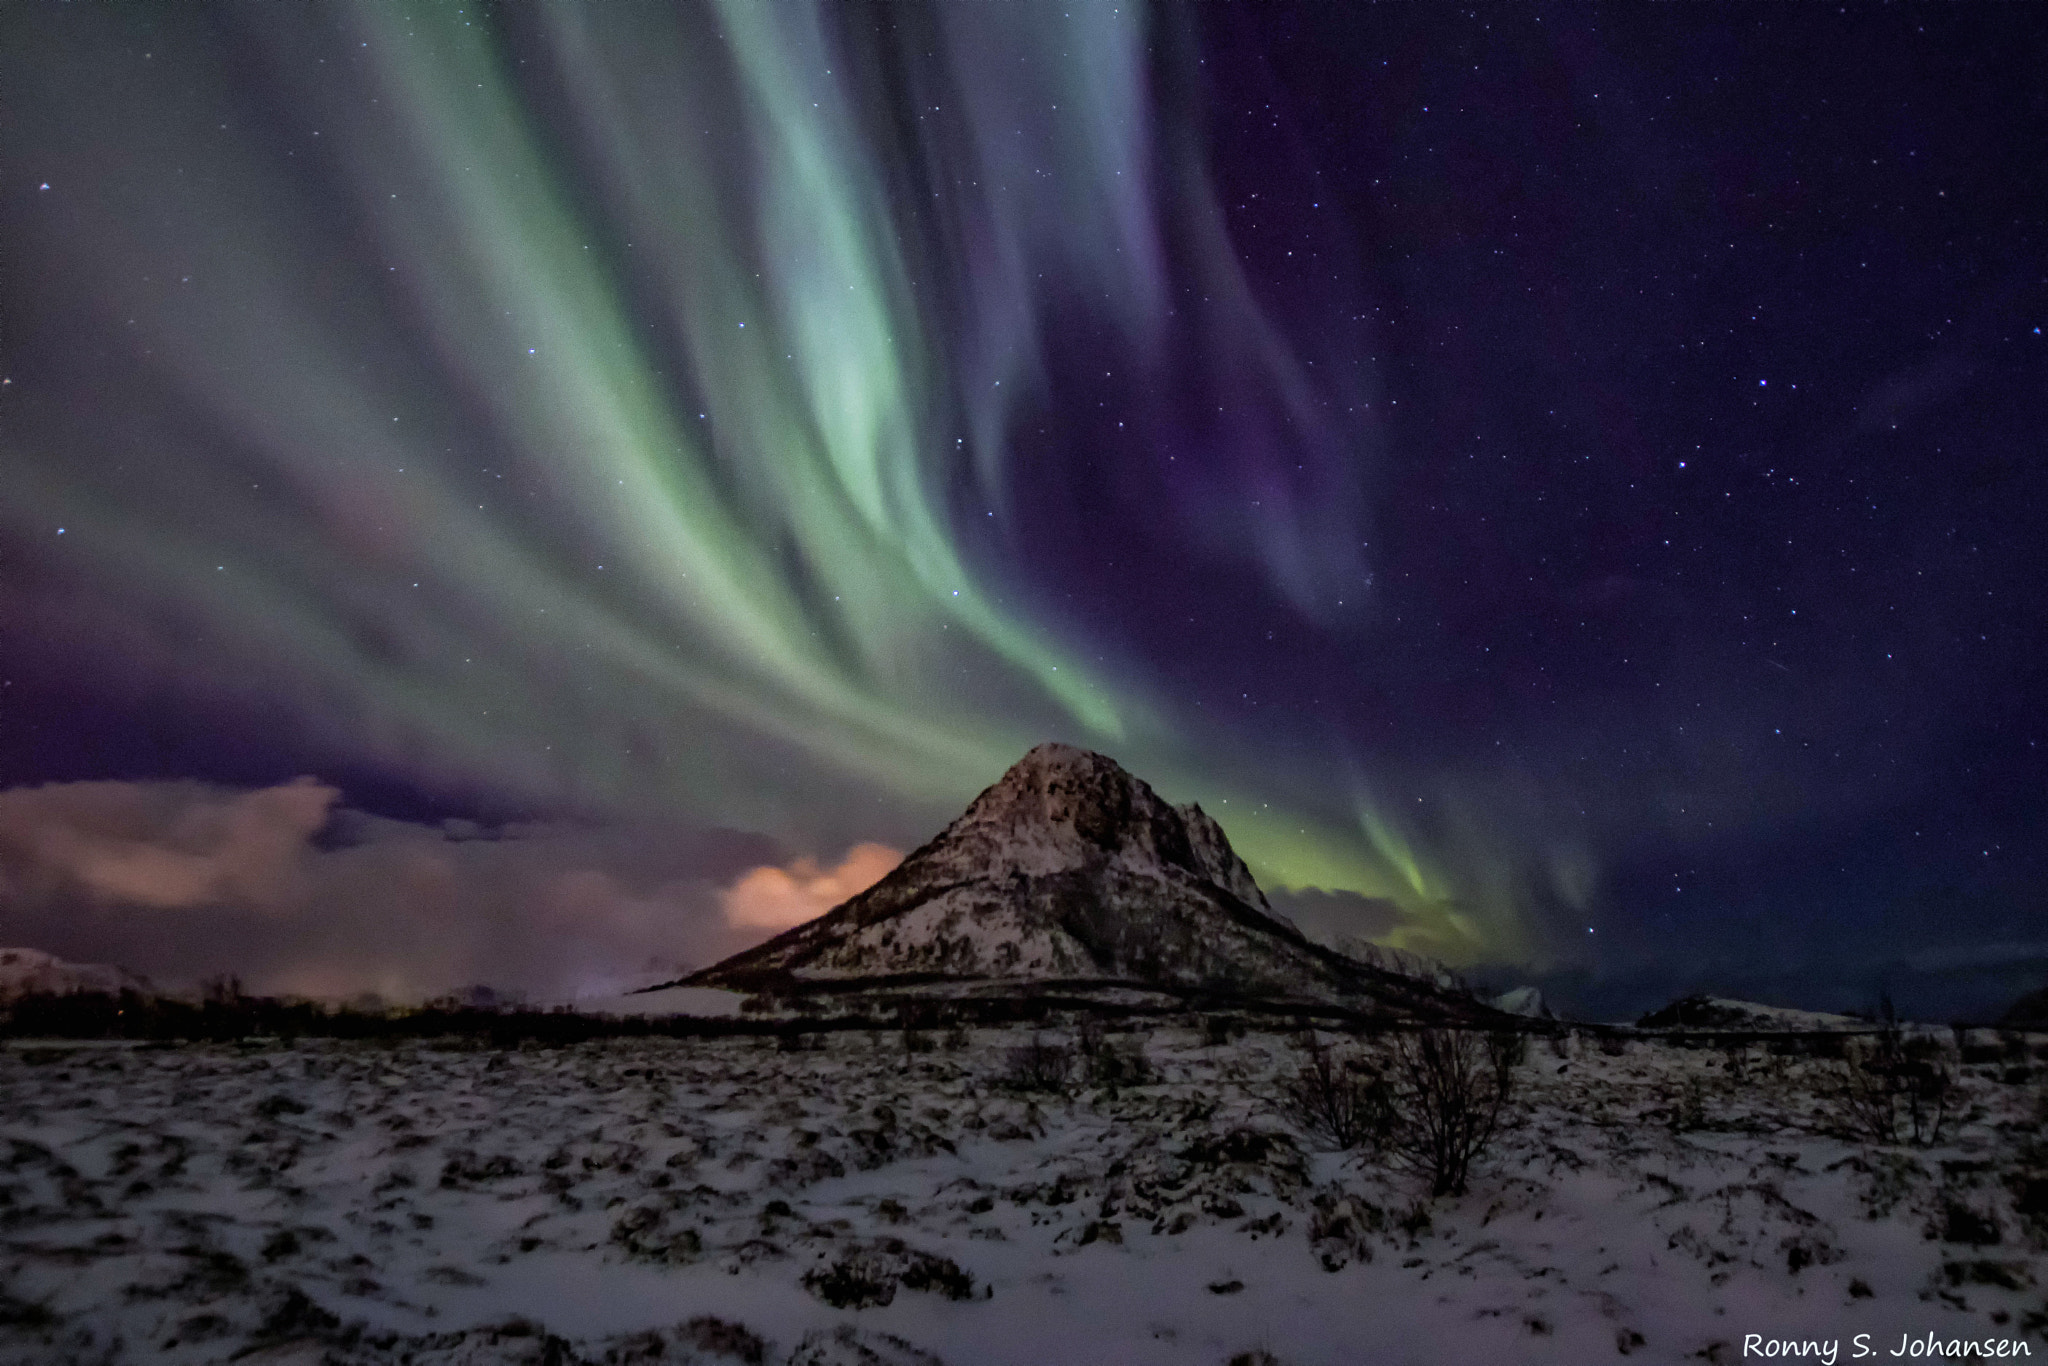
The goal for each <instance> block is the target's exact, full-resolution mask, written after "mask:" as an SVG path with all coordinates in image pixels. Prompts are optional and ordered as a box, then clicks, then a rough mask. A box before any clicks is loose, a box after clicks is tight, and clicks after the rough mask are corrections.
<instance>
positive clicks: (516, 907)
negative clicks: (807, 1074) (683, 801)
mask: <svg viewBox="0 0 2048 1366" xmlns="http://www.w3.org/2000/svg"><path fill="white" fill-rule="evenodd" d="M340 801H341V794H340V793H339V792H338V791H337V790H336V789H335V788H333V787H330V786H327V785H324V784H321V783H319V782H316V781H314V780H312V779H300V780H298V781H296V782H291V783H285V784H282V785H279V786H275V787H267V788H260V789H256V790H251V791H243V790H233V789H224V788H217V787H210V786H207V785H204V784H200V783H125V782H92V783H67V784H53V785H50V786H45V787H37V788H22V789H15V790H12V791H7V792H0V944H5V945H19V946H22V947H31V948H38V949H44V950H47V951H49V952H53V953H56V954H57V955H58V956H59V957H62V958H65V959H68V960H71V961H74V962H111V963H119V964H121V965H123V966H125V967H128V968H130V969H132V970H135V971H137V972H141V973H144V974H145V975H147V976H149V977H151V978H153V979H154V980H156V981H159V982H162V983H165V984H167V985H177V984H180V983H185V984H189V983H192V982H196V981H198V980H200V979H203V978H205V977H209V976H212V975H214V974H216V973H224V972H231V973H236V974H238V975H240V976H241V977H242V979H243V980H244V982H245V983H247V984H248V985H249V987H250V988H251V989H252V990H256V991H264V992H289V993H302V994H305V995H312V996H322V997H342V996H350V995H354V994H356V993H359V992H363V991H373V992H377V993H379V994H381V995H384V996H387V997H390V998H393V999H399V1000H406V999H419V998H421V997H425V996H430V995H435V994H438V993H440V992H443V991H447V990H450V989H452V988H454V987H457V986H461V985H464V984H468V983H472V982H485V983H489V984H491V985H493V986H497V987H501V988H509V989H513V990H518V991H524V992H526V993H527V994H528V995H529V996H530V997H532V998H534V999H536V1000H565V999H569V998H571V997H573V996H576V995H578V994H583V993H586V992H589V991H592V990H602V989H604V988H606V987H614V988H615V987H617V986H619V985H620V984H623V983H629V982H631V981H633V980H634V979H635V978H644V977H645V976H647V975H648V974H660V973H663V972H673V971H679V970H680V969H681V968H683V967H684V966H686V965H702V964H705V963H709V962H712V961H715V960H716V959H718V958H721V957H723V956H725V955H726V954H728V953H732V952H734V951H736V950H738V949H740V948H742V947H745V946H746V944H748V943H749V942H752V941H753V940H754V939H758V938H759V935H760V931H759V929H758V928H756V927H753V926H751V925H737V924H736V923H735V922H733V921H731V920H730V919H728V917H727V916H726V914H725V913H724V909H723V900H722V897H721V894H720V889H721V888H723V887H727V886H728V885H729V884H732V883H733V881H734V879H735V878H739V877H740V876H741V875H742V874H743V873H745V872H746V870H748V869H758V868H760V867H762V866H763V865H770V866H773V865H774V864H775V863H777V862H778V861H779V860H784V859H786V858H787V853H786V851H785V850H784V849H782V848H781V847H780V846H779V845H777V844H776V842H775V841H773V840H771V839H768V838H767V837H765V836H761V835H756V834H749V833H745V832H742V831H735V830H724V829H718V828H708V827H703V826H692V825H685V824H681V823H677V822H673V821H664V820H658V819H646V820H643V821H641V822H638V823H620V824H612V825H604V826H596V825H588V824H575V823H569V822H530V823H525V824H519V825H511V826H506V827H503V828H500V829H483V828H480V827H477V826H475V825H473V824H471V823H468V822H450V823H449V824H447V825H445V826H428V825H421V824H416V823H412V822H406V821H395V820H388V819H385V818H383V817H379V816H374V815H370V814H367V813H364V812H361V811H354V810H350V809H349V808H347V807H345V806H342V805H340ZM890 861H891V862H892V863H893V861H894V856H893V855H891V856H890ZM796 866H798V867H801V866H802V865H801V864H799V865H796ZM827 876H830V875H827ZM742 880H743V879H742Z"/></svg>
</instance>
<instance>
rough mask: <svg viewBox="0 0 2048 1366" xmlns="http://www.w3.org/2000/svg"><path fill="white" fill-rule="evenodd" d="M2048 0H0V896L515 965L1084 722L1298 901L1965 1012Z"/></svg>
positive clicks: (2034, 659) (628, 937)
mask: <svg viewBox="0 0 2048 1366" xmlns="http://www.w3.org/2000/svg"><path fill="white" fill-rule="evenodd" d="M2044 61H2048V14H2044V12H2043V11H2042V10H2040V9H2039V8H2038V7H2034V6H2021V5H2008V6H1926V7H1902V6H1894V7H1890V8H1886V9H1882V10H1880V9H1876V8H1873V7H1867V6H1864V7H1851V8H1850V9H1848V10H1847V11H1841V10H1836V9H1832V8H1823V7H1820V6H1804V5H1801V6H1793V5H1770V6H1755V7H1741V6H1627V7H1553V6H1525V7H1515V8H1506V7H1502V8H1497V9H1479V10H1476V11H1472V12H1454V11H1452V10H1450V9H1448V8H1446V7H1443V6H1435V5H1429V6H1422V5H1404V6H1314V7H1307V8H1302V9H1298V10H1290V9H1287V8H1283V7H1269V6H1222V5H1214V6H1207V7H1202V8H1200V9H1192V8H1178V7H1176V8H1172V9H1165V10H1158V11H1146V10H1143V9H1141V8H1134V7H1132V6H1130V5H1128V4H1124V5H1091V4H1057V3H1047V4H1030V5H1002V6H996V5H974V6H968V5H938V6H919V5H911V4H890V5H878V6H863V5H848V4H835V5H828V6H822V7H819V8H816V9H813V8H808V7H805V6H802V5H798V4H795V3H789V4H775V5H764V4H757V3H752V2H751V0H730V3H727V4H723V5H709V6H704V7H697V8H689V9H685V10H682V11H680V12H677V11H672V10H671V9H669V8H668V7H666V6H656V5H652V4H646V5H642V4H616V5H604V6H597V5H592V6H588V7H577V6H568V5H557V6H546V7H543V6H507V7H496V6H477V5H458V4H441V5H413V6H406V5H400V4H396V3H390V4H386V3H376V4H366V5H362V6H359V7H348V6H335V7H327V8H320V9H315V8H309V7H299V6H249V7H237V8H226V7H222V8H204V7H198V6H134V7H129V8H116V7H110V6H84V5H79V6H61V7H60V6H55V5H17V6H13V7H10V8H9V9H8V11H7V12H6V14H5V16H4V18H0V92H4V94H0V240H4V242H5V243H6V251H5V255H4V260H0V327H4V331H0V377H4V383H0V471H4V477H0V676H4V684H0V788H4V789H5V790H4V791H0V943H8V944H25V945H29V946H32V947H38V948H44V949H47V950H50V951H53V952H57V953H60V954H61V955H63V956H65V957H69V958H77V959H85V960H92V961H109V960H111V961H119V962H123V963H125V964H127V965H128V966H130V967H133V968H135V969H138V970H140V971H144V972H148V973H151V974H152V975H155V976H158V977H159V978H160V979H162V980H166V981H180V980H192V979H196V978H198V977H201V976H204V975H207V974H209V973H212V972H219V971H235V972H240V973H242V974H243V975H244V976H245V978H246V979H247V980H249V981H250V982H252V983H253V984H255V985H257V986H260V987H264V988H266V989H274V990H294V991H310V992H321V993H326V994H345V993H349V992H354V991H359V990H364V989H374V990H378V991H382V992H385V993H387V994H393V995H399V996H404V995H407V994H411V995H419V994H423V993H429V992H433V991H438V990H445V989H447V988H449V987H452V986H455V985H457V984H459V983H462V982H468V981H491V982H495V983H499V984H501V985H506V986H512V987H516V988H519V989H523V990H527V991H530V992H533V993H535V994H536V995H538V996H542V997H549V996H554V997H559V996H564V995H566V994H568V993H570V992H572V991H576V990H585V991H587V990H593V989H596V987H597V986H599V985H602V984H605V983H612V982H619V981H625V980H627V979H629V978H631V977H632V976H633V975H634V974H635V973H651V972H656V971H659V970H662V969H665V968H667V967H669V966H672V965H674V964H677V963H699V964H701V963H703V962H708V961H710V960H711V958H713V957H715V956H717V955H719V954H722V953H724V952H727V951H729V950H731V949H733V948H736V947H738V946H740V945H742V944H744V943H747V942H751V940H753V939H758V938H759V937H760V936H761V935H762V934H763V933H764V932H765V931H766V930H767V929H768V928H772V927H773V926H775V925H777V924H781V923H787V922H788V920H789V919H791V918H792V917H793V916H795V915H798V914H802V913H806V912H805V910H804V909H803V908H808V910H810V911H815V910H818V909H823V907H824V906H826V905H829V904H831V901H833V900H835V899H837V898H838V897H839V896H841V895H844V894H846V893H847V892H849V891H851V890H856V889H857V888H858V886H860V885H863V884H864V882H865V881H866V880H871V879H872V877H873V876H875V875H877V874H878V873H879V871H880V870H881V869H883V868H886V867H887V866H888V862H889V860H890V859H891V858H892V857H894V853H893V852H892V851H895V852H900V851H903V850H907V849H909V848H912V847H914V846H915V845H916V844H918V843H920V842H922V841H923V840H924V839H926V838H928V837H929V836H930V835H931V834H932V833H934V832H935V831H936V829H937V828H938V827H939V826H940V825H941V824H943V822H944V821H945V820H947V819H949V818H950V817H951V816H952V815H953V814H955V813H957V811H958V810H959V808H960V807H961V806H962V805H964V804H965V802H966V801H967V800H968V799H969V798H971V797H972V796H973V795H974V794H975V793H976V792H977V791H979V790H980V789H981V788H982V787H983V786H985V785H987V784H988V783H989V782H992V781H993V780H994V779H995V778H996V777H997V776H998V775H999V774H1000V773H1001V772H1002V770H1003V769H1004V768H1005V767H1006V766H1007V765H1008V764H1009V763H1011V762H1012V761H1014V760H1015V759H1016V758H1017V757H1018V756H1019V755H1020V754H1021V753H1022V752H1023V751H1024V750H1025V749H1026V748H1027V747H1029V746H1030V745H1031V744H1033V743H1035V742H1037V741H1040V740H1044V739H1054V738H1057V739H1063V740H1068V741H1071V742H1074V743H1077V744H1082V745H1085V746H1087V747H1089V748H1093V749H1098V750H1101V751H1103V752H1105V753H1107V754H1110V755H1112V756H1113V757H1115V758H1117V759H1118V760H1119V761H1120V762H1122V763H1123V764H1124V765H1125V766H1126V767H1127V768H1130V769H1131V770H1132V771H1133V772H1135V773H1137V774H1138V775H1139V776H1141V777H1143V778H1146V779H1147V780H1148V781H1150V782H1152V783H1153V785H1154V786H1156V787H1158V788H1159V789H1160V790H1161V791H1162V792H1163V793H1164V794H1165V795H1166V796H1168V797H1169V798H1171V799H1173V800H1177V801H1185V800H1191V799H1192V800H1199V801H1201V802H1202V804H1203V805H1204V807H1205V808H1207V809H1208V810H1210V811H1211V812H1213V813H1214V814H1216V815H1217V816H1218V817H1219V819H1220V820H1221V821H1222V823H1223V824H1224V826H1225V828H1226V829H1227V830H1228V832H1229V834H1230V836H1231V838H1232V840H1233V842H1234V843H1235V844H1236V845H1237V846H1238V848H1239V850H1240V852H1242V853H1243V854H1244V855H1245V856H1246V858H1247V859H1248V861H1249V862H1250V863H1251V865H1252V867H1253V869H1254V871H1255V873H1256V874H1257V875H1258V876H1259V879H1260V881H1261V884H1262V885H1264V886H1265V887H1267V888H1268V889H1269V891H1271V892H1272V893H1273V896H1274V901H1275V904H1276V906H1277V907H1279V908H1280V909H1282V910H1285V911H1287V912H1289V913H1290V914H1292V915H1294V916H1295V917H1296V918H1297V919H1299V920H1300V921H1301V922H1302V923H1303V924H1304V925H1305V926H1306V927H1308V928H1311V929H1312V930H1314V931H1315V932H1317V933H1319V934H1323V935H1326V936H1330V935H1338V934H1349V935H1356V936H1360V937H1364V938H1371V939H1374V940H1378V941H1380V942H1383V943H1387V944H1392V945H1395V946H1399V947H1403V948H1407V949H1411V950H1415V951H1418V952H1421V953H1425V954H1429V955H1433V956H1437V957H1441V958H1443V959H1445V960H1447V961H1450V962H1453V963H1456V964H1459V965H1461V966H1463V967H1465V968H1467V969H1468V970H1469V971H1470V972H1471V973H1472V974H1473V975H1474V976H1475V977H1477V978H1478V979H1480V980H1481V981H1484V982H1494V983H1497V984H1499V985H1509V984H1513V983H1515V982H1520V981H1536V982H1540V983H1541V984H1543V985H1544V986H1545V987H1546V989H1547V990H1548V991H1549V992H1550V993H1551V994H1552V996H1553V997H1554V998H1556V999H1557V1000H1559V1001H1560V1002H1561V1003H1563V1004H1565V1005H1568V1006H1573V1007H1576V1008H1578V1009H1581V1010H1585V1011H1590V1012H1594V1013H1606V1014H1617V1013H1628V1012H1634V1011H1639V1010H1642V1009H1646V1008H1648V1007H1651V1006H1654V1005H1657V1004H1660V1003H1661V1002H1662V1001H1663V1000H1664V999H1668V998H1669V997H1670V996H1671V995H1674V994H1676V993H1678V992H1680V991H1684V990H1692V989H1710V990H1716V991H1721V992H1725V993H1731V994H1743V995H1748V996H1751V997H1759V998H1762V999H1768V1000H1774V1001H1780V1002H1783V1003H1787V1004H1805V1005H1813V1006H1833V1007H1850V1008H1854V1007H1859V1006H1865V1005H1868V1004H1869V1003H1870V1002H1871V1001H1872V1000H1873V999H1874V997H1875V994H1876V992H1877V991H1879V990H1880V989H1890V990H1892V991H1893V992H1894V993H1895V994H1896V995H1897V996H1898V997H1899V999H1900V1002H1901V1004H1902V1006H1905V1007H1906V1008H1908V1009H1909V1010H1917V1011H1919V1012H1921V1013H1923V1014H1928V1015H1933V1016H1937V1017H1947V1016H1955V1015H1973V1016H1978V1017H1982V1016H1986V1015H1990V1014H1995V1013H1996V1011H1997V1010H1998V1009H1999V1008H2001V1007H2002V1006H2003V1005H2004V1004H2005V1003H2006V1002H2007V1001H2009V1000H2010V999H2011V998H2012V997H2013V996H2016V995H2017V994H2019V992H2021V991H2023V990H2026V989H2028V988H2031V987H2034V986H2038V985H2040V984H2041V983H2042V982H2043V981H2044V980H2048V862H2044V856H2048V831H2044V823H2043V822H2044V816H2048V753H2044V751H2043V748H2042V742H2043V740H2044V739H2048V733H2044V732H2048V725H2044V708H2043V705H2042V701H2041V698H2042V697H2043V696H2044V695H2048V676H2044V668H2043V661H2044V658H2048V632H2044V615H2043V607H2042V590H2043V588H2044V585H2048V534H2044V532H2043V522H2044V514H2048V469H2044V462H2043V437H2042V433H2043V432H2044V431H2048V337H2044V336H2043V333H2042V328H2043V327H2044V326H2048V260H2044V249H2043V218H2044V211H2048V172H2044V157H2043V154H2042V149H2043V148H2048V83H2044V82H2043V81H2042V79H2041V74H2040V73H2041V71H2042V70H2043V69H2044ZM849 851H851V853H849ZM778 898H780V900H778ZM791 907H796V908H798V909H791Z"/></svg>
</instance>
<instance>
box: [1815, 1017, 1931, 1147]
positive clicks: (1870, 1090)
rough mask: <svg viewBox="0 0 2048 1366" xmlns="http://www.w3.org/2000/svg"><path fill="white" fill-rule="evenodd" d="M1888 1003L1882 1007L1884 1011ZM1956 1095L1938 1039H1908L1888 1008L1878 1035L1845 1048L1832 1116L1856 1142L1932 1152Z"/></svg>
mask: <svg viewBox="0 0 2048 1366" xmlns="http://www.w3.org/2000/svg"><path fill="white" fill-rule="evenodd" d="M1888 1006H1889V1003H1887V1007H1888ZM1954 1091H1955V1073H1954V1070H1953V1069H1952V1068H1951V1067H1950V1066H1949V1064H1948V1057H1947V1054H1946V1052H1945V1050H1944V1049H1943V1048H1942V1045H1941V1042H1940V1041H1939V1040H1938V1039H1908V1038H1906V1037H1905V1033H1904V1031H1903V1030H1902V1029H1900V1027H1899V1024H1898V1021H1897V1020H1896V1019H1894V1018H1892V1017H1891V1013H1890V1011H1889V1009H1888V1008H1887V1009H1885V1010H1882V1011H1881V1012H1880V1018H1879V1029H1878V1032H1877V1033H1876V1034H1874V1035H1872V1036H1870V1037H1869V1038H1866V1039H1856V1040H1853V1041H1851V1042H1850V1043H1849V1045H1848V1047H1847V1048H1846V1050H1845V1052H1844V1055H1843V1058H1842V1061H1841V1064H1840V1067H1839V1070H1838V1072H1837V1074H1836V1089H1835V1095H1834V1101H1835V1110H1836V1115H1837V1117H1838V1119H1839V1120H1840V1122H1841V1123H1842V1125H1843V1126H1844V1127H1845V1128H1847V1129H1848V1130H1849V1131H1850V1132H1852V1133H1854V1134H1855V1135H1856V1136H1857V1137H1859V1138H1864V1139H1868V1140H1870V1141H1871V1142H1874V1143H1882V1144H1894V1143H1909V1144H1912V1145H1913V1146H1915V1147H1931V1146H1932V1145H1934V1144H1935V1143H1938V1142H1940V1141H1941V1125H1942V1121H1943V1120H1944V1119H1945V1118H1946V1117H1947V1115H1948V1109H1949V1104H1950V1101H1951V1099H1952V1098H1953V1095H1954Z"/></svg>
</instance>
